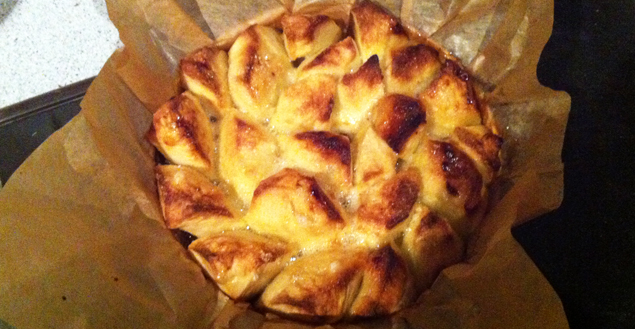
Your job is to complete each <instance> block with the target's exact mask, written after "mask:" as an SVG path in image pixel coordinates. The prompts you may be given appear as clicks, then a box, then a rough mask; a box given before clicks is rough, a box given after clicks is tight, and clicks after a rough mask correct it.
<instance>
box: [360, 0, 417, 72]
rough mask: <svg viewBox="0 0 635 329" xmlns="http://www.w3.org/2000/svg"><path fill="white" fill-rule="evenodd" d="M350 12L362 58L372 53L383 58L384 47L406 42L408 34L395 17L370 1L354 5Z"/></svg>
mask: <svg viewBox="0 0 635 329" xmlns="http://www.w3.org/2000/svg"><path fill="white" fill-rule="evenodd" d="M351 14H352V16H353V21H354V24H355V40H356V41H357V43H358V44H359V47H360V51H361V53H362V57H363V59H364V60H366V59H368V58H369V57H370V56H372V55H374V54H377V55H379V59H380V60H383V57H384V52H385V50H386V49H390V48H392V47H393V46H395V45H399V44H405V43H407V42H408V35H407V34H406V31H405V30H404V28H403V26H401V24H400V23H399V21H398V20H397V18H395V17H394V16H392V15H390V14H389V13H387V12H386V11H385V10H384V9H383V8H381V7H379V6H377V5H375V4H373V3H372V2H370V1H363V2H361V3H359V4H357V5H355V6H354V7H353V9H352V10H351Z"/></svg>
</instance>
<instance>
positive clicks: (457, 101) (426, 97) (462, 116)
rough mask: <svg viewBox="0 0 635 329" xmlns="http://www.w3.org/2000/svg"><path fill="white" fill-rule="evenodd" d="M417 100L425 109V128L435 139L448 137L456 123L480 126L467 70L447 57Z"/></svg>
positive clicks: (458, 124) (474, 96) (476, 101)
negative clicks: (439, 73)
mask: <svg viewBox="0 0 635 329" xmlns="http://www.w3.org/2000/svg"><path fill="white" fill-rule="evenodd" d="M419 99H420V100H421V103H422V104H423V106H424V107H425V109H426V113H427V121H428V129H429V130H430V131H431V133H432V134H433V135H435V136H437V137H439V138H446V137H448V136H449V135H450V134H451V133H452V132H453V131H454V129H455V128H456V127H458V126H474V125H480V124H481V122H482V119H481V113H480V109H479V102H478V98H477V97H476V94H475V92H474V87H473V86H472V83H471V79H470V77H469V75H468V74H467V72H465V71H464V70H463V69H461V67H460V66H459V65H458V64H456V63H455V62H453V61H450V60H447V61H446V62H445V65H444V67H443V68H442V70H441V75H440V76H439V77H438V78H437V79H436V80H434V81H433V82H432V84H430V86H429V87H428V88H426V90H424V91H423V92H422V93H421V94H420V95H419Z"/></svg>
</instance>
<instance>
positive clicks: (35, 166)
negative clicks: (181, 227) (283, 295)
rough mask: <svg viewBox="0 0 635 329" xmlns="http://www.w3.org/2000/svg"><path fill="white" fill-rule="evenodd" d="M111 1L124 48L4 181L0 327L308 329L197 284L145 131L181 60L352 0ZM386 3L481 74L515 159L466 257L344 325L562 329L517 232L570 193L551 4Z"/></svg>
mask: <svg viewBox="0 0 635 329" xmlns="http://www.w3.org/2000/svg"><path fill="white" fill-rule="evenodd" d="M107 3H108V10H109V13H110V16H111V19H112V21H113V22H114V23H115V25H116V26H117V28H118V29H119V32H120V37H121V40H122V41H123V42H124V44H125V48H124V49H122V50H119V51H117V52H115V53H114V54H113V55H112V57H111V58H110V59H109V60H108V62H107V63H106V64H105V66H104V68H103V69H102V71H101V72H100V74H99V75H98V77H97V78H96V79H95V81H94V83H93V84H92V85H91V87H90V89H89V90H88V93H87V94H86V97H85V98H84V101H83V102H82V104H81V106H82V111H81V112H80V114H79V115H78V116H77V117H75V118H74V119H73V120H72V121H71V122H70V123H69V124H68V125H66V126H65V127H64V128H62V129H61V130H59V131H58V132H56V133H55V134H53V136H51V137H50V138H49V139H48V140H47V141H46V142H45V143H44V144H43V145H42V146H41V147H40V148H38V149H37V150H36V151H35V152H34V153H33V154H32V156H31V157H29V159H27V161H26V162H25V163H24V164H23V165H22V166H21V167H20V168H19V169H18V170H17V171H16V173H15V174H14V175H13V176H12V177H11V179H10V180H9V181H8V182H7V184H6V186H5V187H4V188H3V189H2V190H0V236H1V237H2V238H1V239H0V255H2V256H1V258H0V319H1V320H2V321H0V327H2V328H4V327H5V326H6V325H5V324H8V325H10V326H13V327H15V328H20V329H21V328H42V327H51V328H138V327H152V328H212V327H214V328H259V327H262V328H301V327H306V328H308V327H312V326H311V325H307V324H299V323H294V322H292V321H287V320H283V319H278V318H275V317H272V316H263V315H261V314H259V313H257V312H255V311H253V310H251V309H250V308H249V306H248V305H247V304H240V303H239V304H236V303H233V302H231V301H228V299H227V298H226V297H225V296H224V295H223V294H222V293H220V292H219V291H218V290H217V289H216V288H215V286H214V284H213V283H212V282H211V281H209V280H207V279H206V278H205V277H204V275H203V273H202V271H201V269H200V268H199V267H198V265H196V264H195V262H194V261H193V260H192V259H191V258H190V257H189V256H188V255H187V253H186V251H185V250H184V249H183V248H182V247H181V245H180V244H179V243H178V242H177V241H176V240H175V239H174V238H173V237H172V236H171V234H170V233H169V231H168V230H166V229H165V228H164V226H163V224H162V220H161V212H160V207H159V204H158V200H157V195H156V186H155V183H154V177H153V166H154V161H153V159H152V156H151V154H152V149H151V146H150V145H149V144H148V143H147V142H146V141H145V140H144V138H143V136H144V134H145V132H146V130H147V129H148V127H149V125H150V120H151V115H152V112H153V111H154V110H155V109H156V108H157V107H158V106H160V105H161V104H162V103H163V102H165V101H166V100H167V99H169V98H170V97H171V96H173V95H175V94H176V93H177V91H178V74H177V69H176V68H177V63H178V60H179V58H180V57H181V56H183V54H186V53H188V52H190V51H192V50H194V49H196V48H198V47H200V46H203V45H207V44H211V43H213V42H214V40H220V41H216V42H218V43H223V42H224V43H227V42H230V41H231V40H232V39H233V38H234V37H235V35H236V33H237V31H238V30H239V29H240V28H243V27H245V26H247V25H248V24H252V23H254V22H274V21H275V20H276V19H277V18H278V17H279V16H280V15H281V14H283V13H284V12H286V11H294V10H295V11H300V12H317V11H320V10H323V12H326V13H329V14H330V15H332V16H333V17H339V19H342V20H346V19H347V18H348V17H347V15H346V12H347V11H348V10H350V7H351V5H352V1H350V0H347V1H345V0H326V1H316V0H298V1H296V2H294V1H292V0H281V1H279V2H278V1H275V0H258V1H240V0H234V1H222V2H218V1H209V0H207V1H204V0H198V1H197V0H108V1H107ZM379 3H380V4H382V5H383V6H385V7H386V8H388V9H389V10H390V11H391V12H393V13H394V14H395V15H398V16H399V17H401V19H402V21H403V23H404V24H405V25H408V26H410V27H412V28H415V29H417V30H418V31H420V32H421V33H422V34H423V35H425V36H428V37H430V38H431V39H433V40H434V41H435V42H437V43H438V44H440V45H442V46H443V47H445V48H446V49H447V50H449V51H450V52H451V53H452V54H454V55H455V56H457V57H459V58H460V59H461V60H462V61H463V63H464V64H465V65H466V67H467V68H468V69H469V70H470V71H471V72H472V73H473V75H474V76H475V77H476V78H477V80H478V81H479V82H480V84H481V85H482V87H483V89H484V90H485V91H486V99H487V101H488V103H489V104H490V107H491V108H492V112H493V114H494V116H495V118H496V121H497V122H498V124H499V127H500V130H501V134H502V135H503V137H504V138H505V141H506V143H505V146H504V157H505V161H506V163H505V167H504V172H503V173H502V179H501V180H500V182H499V184H498V185H497V188H496V189H495V191H496V193H495V194H494V195H493V196H492V199H493V200H494V206H493V208H492V210H491V212H490V213H489V215H488V216H487V219H486V220H485V221H484V223H485V224H484V226H483V227H482V229H481V230H480V234H479V235H478V236H477V237H476V238H475V239H474V241H472V242H471V244H470V251H469V257H468V259H467V261H466V262H464V263H461V264H458V265H455V266H452V267H450V268H448V269H446V270H445V271H444V272H443V273H442V274H441V275H440V276H439V278H438V279H437V281H436V282H435V283H434V285H433V286H432V288H431V289H430V290H428V291H426V292H425V293H423V295H421V296H420V298H419V300H418V301H417V303H416V304H415V305H414V306H412V307H410V308H408V309H406V310H404V311H402V312H399V313H398V314H395V315H394V316H392V317H389V318H384V319H378V320H375V321H370V322H361V323H354V324H338V325H335V327H340V328H566V327H568V325H567V321H566V318H565V315H564V312H563V309H562V305H561V303H560V300H559V299H558V296H557V295H556V293H555V292H554V291H553V289H552V288H551V286H550V285H549V283H548V282H547V281H546V280H545V278H544V277H543V276H542V275H541V274H540V272H539V270H538V269H537V268H536V267H535V265H534V264H533V263H532V261H531V260H530V259H529V258H528V257H527V255H526V254H525V253H524V251H523V250H522V248H521V247H520V246H519V245H518V243H516V241H515V240H514V239H513V237H512V236H511V233H510V228H511V227H512V226H513V225H517V224H519V223H522V222H524V221H527V220H529V219H531V218H534V217H536V216H538V215H540V214H543V213H545V212H547V211H549V210H552V209H555V208H556V207H558V205H559V204H560V202H561V199H562V189H563V187H562V163H561V159H560V152H561V147H562V142H563V137H564V129H565V126H566V119H567V114H568V111H569V106H570V99H569V97H568V95H567V94H566V93H564V92H555V91H552V90H550V89H548V88H545V87H543V86H541V85H540V84H539V83H538V80H537V78H536V65H537V62H538V58H539V55H540V52H541V51H542V48H543V46H544V44H545V43H546V41H547V39H548V37H549V35H550V33H551V25H552V17H553V2H552V1H543V0H438V1H433V0H418V1H415V0H384V1H379ZM342 13H344V14H345V15H342ZM237 27H239V28H237ZM324 327H325V328H326V327H329V326H324Z"/></svg>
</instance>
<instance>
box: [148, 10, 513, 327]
mask: <svg viewBox="0 0 635 329" xmlns="http://www.w3.org/2000/svg"><path fill="white" fill-rule="evenodd" d="M351 15H352V19H351V20H350V24H351V26H350V27H347V26H343V24H342V22H338V21H335V20H333V19H331V18H329V17H327V16H320V15H314V16H308V15H299V14H288V15H286V16H284V17H282V18H281V20H280V22H279V24H278V25H276V26H264V25H253V26H251V27H249V28H248V29H247V30H245V31H243V32H242V33H241V34H239V35H238V37H237V39H236V40H235V41H234V42H233V44H231V45H230V46H229V47H228V48H224V49H223V48H218V47H215V46H209V47H204V48H201V49H199V50H197V51H195V52H193V53H191V54H189V55H188V56H187V57H186V58H183V59H182V60H181V62H180V72H181V80H182V83H183V86H184V88H183V89H184V91H183V92H182V93H181V94H180V95H178V96H175V97H174V98H172V99H171V100H169V101H168V102H167V103H165V104H164V105H163V106H162V107H161V108H159V109H158V110H157V111H156V112H155V114H154V118H153V122H152V127H151V128H150V131H149V132H148V139H149V140H150V141H151V143H152V144H153V145H154V146H155V147H156V148H157V150H158V151H159V152H160V153H161V154H163V156H164V157H165V161H163V162H162V163H159V164H158V165H157V167H156V179H157V186H158V194H159V200H160V204H161V207H162V210H163V216H164V219H165V225H166V226H167V227H168V228H169V229H175V230H176V229H178V230H183V231H186V232H188V233H190V234H191V235H193V236H194V237H195V238H196V239H195V240H194V241H193V242H192V243H191V244H189V245H188V246H187V248H188V250H189V251H190V252H191V254H192V255H193V257H194V258H195V259H196V260H197V261H198V262H199V263H200V265H201V267H202V268H203V270H204V272H205V273H206V274H207V275H208V276H209V278H210V279H211V280H213V281H214V282H215V284H216V285H217V286H218V288H219V289H220V290H222V291H223V292H224V293H225V294H227V295H228V296H229V297H231V298H233V299H235V300H239V301H249V302H252V303H253V305H254V306H255V307H256V308H259V309H261V310H264V311H267V312H272V313H276V314H280V315H283V316H287V317H291V318H295V319H301V320H311V321H324V322H333V321H337V320H340V319H343V318H345V319H346V318H347V319H351V318H365V317H374V316H381V315H388V314H392V313H394V312H397V311H399V310H400V309H402V308H404V307H407V306H408V305H409V304H410V303H412V302H413V301H414V299H415V298H416V297H417V296H418V295H419V294H420V293H421V292H422V291H423V290H425V289H427V288H429V287H430V286H431V285H432V283H433V281H434V280H435V279H436V277H437V276H438V274H439V273H440V272H441V271H442V270H443V269H444V268H446V267H448V266H451V265H453V264H456V263H459V262H461V261H462V260H463V259H464V257H465V245H466V241H467V239H468V238H469V237H470V236H471V235H472V234H473V233H474V232H475V230H476V229H477V227H478V225H479V222H480V220H481V219H482V218H483V215H484V212H485V211H486V204H487V195H488V187H489V186H490V185H491V182H492V181H493V180H494V179H495V178H496V175H497V173H498V172H499V170H500V167H501V160H500V148H501V144H502V139H501V137H499V136H498V135H497V132H496V129H495V127H494V125H493V123H492V119H491V117H490V115H489V112H488V109H487V106H486V104H485V103H484V102H483V101H482V99H481V96H480V93H479V91H478V90H477V88H476V87H475V85H474V81H473V79H472V77H471V76H470V75H469V74H468V73H467V72H466V71H465V70H464V69H463V68H462V66H461V65H460V63H459V62H458V61H457V60H456V59H455V58H453V57H452V56H451V55H449V54H447V53H446V52H444V51H443V50H442V49H440V48H438V47H436V46H435V45H433V44H432V43H431V42H429V41H427V40H425V39H424V38H422V37H421V36H418V35H416V34H414V33H410V32H408V31H406V29H404V28H403V27H402V26H401V24H400V23H399V21H398V20H397V19H396V18H395V17H393V16H391V15H390V14H389V13H388V12H386V11H385V10H384V9H382V8H381V7H379V6H377V5H375V4H373V3H371V2H361V3H358V4H355V5H354V6H353V8H352V10H351ZM280 27H281V28H280ZM346 31H351V34H352V35H347V33H346Z"/></svg>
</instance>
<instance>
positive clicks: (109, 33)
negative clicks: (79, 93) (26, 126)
mask: <svg viewBox="0 0 635 329" xmlns="http://www.w3.org/2000/svg"><path fill="white" fill-rule="evenodd" d="M0 45H2V46H0V58H2V61H0V109H1V108H4V107H6V106H8V105H11V104H14V103H17V102H19V101H22V100H26V99H28V98H31V97H34V96H37V95H40V94H43V93H45V92H48V91H51V90H55V89H58V88H60V87H64V86H67V85H69V84H72V83H74V82H77V81H80V80H84V79H86V78H89V77H92V76H95V75H97V73H99V70H100V69H101V67H102V66H103V65H104V63H105V62H106V60H107V59H108V57H109V56H110V55H111V54H112V53H113V52H114V51H115V50H116V49H117V48H119V47H121V46H123V45H122V43H121V41H120V40H119V34H118V32H117V29H116V28H115V26H114V25H113V24H112V22H110V19H109V18H108V12H107V10H106V3H105V1H104V0H55V1H43V0H0Z"/></svg>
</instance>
